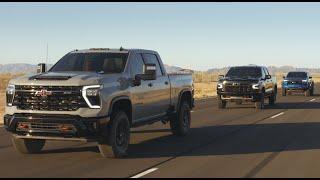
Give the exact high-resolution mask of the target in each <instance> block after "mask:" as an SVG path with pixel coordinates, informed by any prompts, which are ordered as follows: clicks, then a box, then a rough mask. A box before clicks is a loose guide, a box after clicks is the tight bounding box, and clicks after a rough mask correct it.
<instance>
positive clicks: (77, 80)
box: [9, 72, 112, 86]
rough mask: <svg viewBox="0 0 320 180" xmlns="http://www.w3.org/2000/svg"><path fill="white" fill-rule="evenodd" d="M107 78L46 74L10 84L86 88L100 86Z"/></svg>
mask: <svg viewBox="0 0 320 180" xmlns="http://www.w3.org/2000/svg"><path fill="white" fill-rule="evenodd" d="M105 76H109V75H106V74H98V73H95V72H45V73H42V74H36V75H31V76H30V75H29V76H28V75H26V76H22V77H18V78H16V79H12V80H11V81H10V82H9V83H11V84H15V85H51V86H64V85H65V86H84V85H93V84H100V83H101V82H100V81H101V79H102V77H105ZM111 76H112V75H110V77H111Z"/></svg>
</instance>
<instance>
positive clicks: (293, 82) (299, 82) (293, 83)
mask: <svg viewBox="0 0 320 180" xmlns="http://www.w3.org/2000/svg"><path fill="white" fill-rule="evenodd" d="M288 84H289V85H296V84H298V85H300V84H302V81H288Z"/></svg>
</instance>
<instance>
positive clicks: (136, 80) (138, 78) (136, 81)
mask: <svg viewBox="0 0 320 180" xmlns="http://www.w3.org/2000/svg"><path fill="white" fill-rule="evenodd" d="M141 80H142V78H141V74H137V75H135V77H134V79H133V85H134V86H140V85H141Z"/></svg>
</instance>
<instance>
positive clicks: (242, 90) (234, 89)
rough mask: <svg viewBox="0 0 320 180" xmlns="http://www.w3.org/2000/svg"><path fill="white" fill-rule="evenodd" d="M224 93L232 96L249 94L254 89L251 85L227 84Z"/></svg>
mask: <svg viewBox="0 0 320 180" xmlns="http://www.w3.org/2000/svg"><path fill="white" fill-rule="evenodd" d="M224 91H225V92H227V93H231V94H248V93H251V92H252V88H251V86H250V85H241V84H240V85H232V84H226V85H225V88H224Z"/></svg>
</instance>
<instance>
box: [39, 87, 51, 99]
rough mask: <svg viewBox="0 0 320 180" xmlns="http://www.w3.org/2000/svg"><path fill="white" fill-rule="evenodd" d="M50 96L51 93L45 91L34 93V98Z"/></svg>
mask: <svg viewBox="0 0 320 180" xmlns="http://www.w3.org/2000/svg"><path fill="white" fill-rule="evenodd" d="M51 94H52V91H47V90H45V89H42V90H40V91H36V93H35V95H36V96H42V97H45V96H50V95H51Z"/></svg>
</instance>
